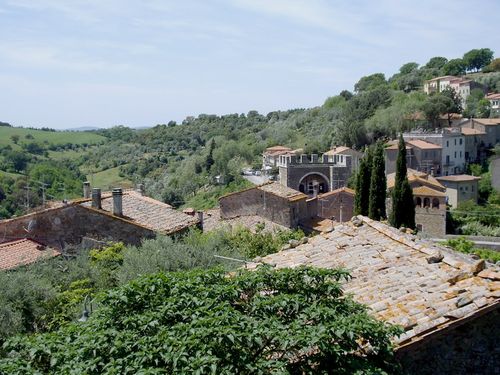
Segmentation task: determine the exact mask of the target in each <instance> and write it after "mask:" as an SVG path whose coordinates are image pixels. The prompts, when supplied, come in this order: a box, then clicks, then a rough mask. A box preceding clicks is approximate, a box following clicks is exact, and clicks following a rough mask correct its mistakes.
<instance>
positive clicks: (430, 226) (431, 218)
mask: <svg viewBox="0 0 500 375" xmlns="http://www.w3.org/2000/svg"><path fill="white" fill-rule="evenodd" d="M407 177H408V182H409V183H410V187H411V189H412V193H413V199H414V204H415V224H416V226H417V229H418V231H419V232H422V233H424V234H426V235H430V236H434V237H437V238H443V237H444V235H445V234H446V194H445V192H446V188H445V187H444V186H443V185H442V184H441V183H440V182H439V181H438V180H437V179H436V178H435V177H433V176H431V175H428V174H426V173H423V172H419V171H415V170H413V169H408V170H407ZM395 179H396V173H391V174H389V175H387V190H388V191H389V194H388V196H389V197H390V192H391V190H392V189H393V188H394V185H395ZM391 207H392V202H391V200H390V198H389V199H388V200H387V212H390V211H391Z"/></svg>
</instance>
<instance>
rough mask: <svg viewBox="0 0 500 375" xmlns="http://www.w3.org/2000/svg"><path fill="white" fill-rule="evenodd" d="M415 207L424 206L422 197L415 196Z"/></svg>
mask: <svg viewBox="0 0 500 375" xmlns="http://www.w3.org/2000/svg"><path fill="white" fill-rule="evenodd" d="M415 207H422V198H420V197H416V198H415Z"/></svg>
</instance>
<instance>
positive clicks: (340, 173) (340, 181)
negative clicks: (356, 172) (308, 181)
mask: <svg viewBox="0 0 500 375" xmlns="http://www.w3.org/2000/svg"><path fill="white" fill-rule="evenodd" d="M279 169H280V182H281V184H282V185H285V186H288V187H289V188H292V189H295V190H300V182H301V180H302V179H303V178H304V177H306V176H307V175H310V174H319V175H321V176H324V178H325V180H326V182H327V183H328V191H332V190H335V189H339V188H341V187H344V186H347V180H348V179H349V177H350V176H351V159H350V158H347V167H344V166H335V165H328V164H321V163H314V164H312V163H311V164H308V163H303V164H291V165H288V166H286V167H280V168H279Z"/></svg>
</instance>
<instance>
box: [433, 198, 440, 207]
mask: <svg viewBox="0 0 500 375" xmlns="http://www.w3.org/2000/svg"><path fill="white" fill-rule="evenodd" d="M432 208H439V199H437V198H433V199H432Z"/></svg>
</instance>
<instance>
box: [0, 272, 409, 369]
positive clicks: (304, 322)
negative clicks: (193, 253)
mask: <svg viewBox="0 0 500 375" xmlns="http://www.w3.org/2000/svg"><path fill="white" fill-rule="evenodd" d="M348 277H349V275H348V273H347V272H346V271H344V270H322V269H313V268H298V269H282V270H276V271H275V270H272V269H271V268H269V267H260V268H258V269H257V270H256V271H255V272H250V271H239V272H237V273H236V274H235V275H234V276H232V277H227V275H226V273H225V272H224V271H223V270H221V269H215V270H209V271H189V272H177V273H170V274H164V273H159V274H155V275H151V276H145V277H142V278H140V279H138V280H135V281H132V282H130V283H128V284H126V285H124V286H122V287H120V288H118V289H115V290H111V291H109V292H107V293H106V295H105V296H104V297H103V298H102V299H101V300H100V306H101V308H100V309H99V310H98V311H97V312H96V313H95V315H94V316H91V318H90V320H89V321H88V322H86V323H84V324H72V325H70V326H68V327H65V328H62V329H61V330H59V331H57V332H55V333H52V334H43V335H37V336H33V337H21V338H15V339H11V340H9V341H8V342H7V343H6V344H5V345H4V353H5V354H4V358H3V359H2V360H1V361H0V371H2V372H7V373H14V372H41V373H47V372H51V373H86V374H103V373H106V374H112V373H113V374H116V373H120V374H137V373H149V374H151V373H199V374H201V373H212V374H231V373H276V372H279V373H284V374H287V373H288V374H296V373H316V374H321V373H330V372H331V369H332V368H335V369H336V371H337V372H338V373H339V374H353V373H357V374H368V373H369V374H374V373H377V374H382V373H387V372H391V371H393V370H394V369H395V367H394V365H393V364H392V361H393V357H392V351H391V345H390V340H389V338H390V337H391V336H392V335H394V334H397V333H400V331H399V329H398V328H394V327H388V326H386V325H385V324H384V323H381V322H379V321H377V320H375V319H374V318H372V317H370V316H369V315H368V313H367V312H366V309H365V308H364V307H362V306H361V305H359V304H357V303H355V302H353V301H352V299H351V298H349V297H346V296H343V295H342V289H341V281H342V280H345V279H346V278H348Z"/></svg>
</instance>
